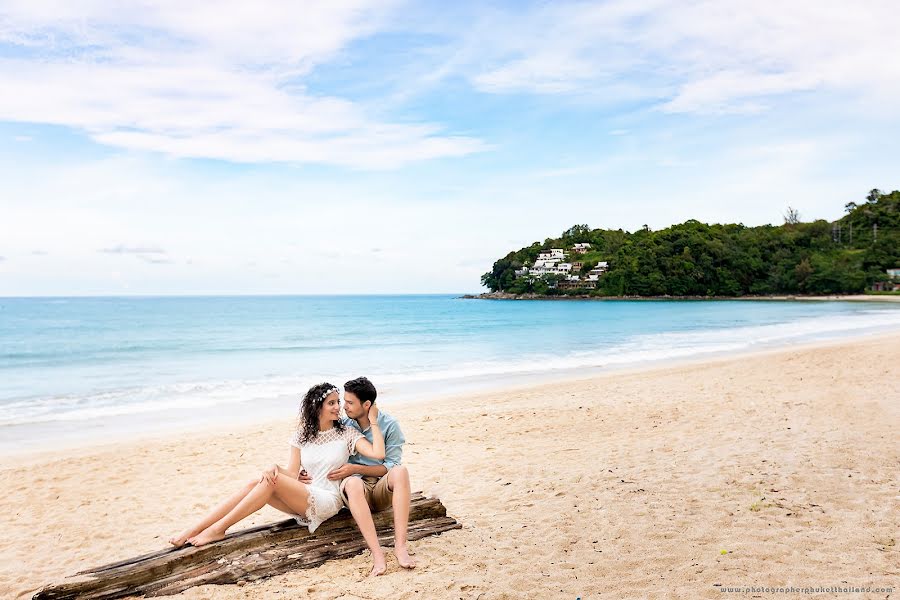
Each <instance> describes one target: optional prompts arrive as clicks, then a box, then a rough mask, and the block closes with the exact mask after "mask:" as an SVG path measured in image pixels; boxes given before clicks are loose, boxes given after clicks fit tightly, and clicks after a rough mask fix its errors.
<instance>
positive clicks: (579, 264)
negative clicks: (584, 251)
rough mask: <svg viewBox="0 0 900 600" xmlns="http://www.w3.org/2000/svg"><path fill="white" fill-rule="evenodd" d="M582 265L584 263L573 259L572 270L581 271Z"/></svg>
mask: <svg viewBox="0 0 900 600" xmlns="http://www.w3.org/2000/svg"><path fill="white" fill-rule="evenodd" d="M583 266H584V263H583V262H581V261H577V260H576V261H575V262H573V263H572V271H574V272H576V273H581V268H582V267H583Z"/></svg>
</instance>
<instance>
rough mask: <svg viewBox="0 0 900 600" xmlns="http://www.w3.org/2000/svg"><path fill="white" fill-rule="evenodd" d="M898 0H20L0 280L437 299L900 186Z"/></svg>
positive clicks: (828, 209)
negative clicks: (624, 248)
mask: <svg viewBox="0 0 900 600" xmlns="http://www.w3.org/2000/svg"><path fill="white" fill-rule="evenodd" d="M898 17H900V8H897V7H896V4H895V3H893V2H880V1H865V2H857V3H846V2H806V1H795V2H790V3H784V2H774V1H769V0H762V1H759V2H755V3H752V5H751V3H746V2H727V1H715V2H690V1H667V0H630V1H628V2H577V3H569V2H553V3H548V2H534V3H528V2H506V3H503V2H497V3H485V2H477V3H476V2H472V3H466V2H461V3H452V5H451V4H448V3H436V2H435V3H428V2H415V3H413V2H384V1H380V2H353V1H348V2H282V1H279V2H259V3H245V2H204V1H195V2H191V3H183V2H170V1H161V2H154V3H147V2H139V3H119V2H112V1H111V0H83V1H80V2H64V1H40V0H30V1H21V2H20V1H18V0H4V1H3V2H0V89H2V90H3V94H0V158H2V160H0V209H2V214H3V219H0V257H2V258H0V295H43V294H217V293H241V294H243V293H246V294H264V293H309V294H315V293H326V294H327V293H400V292H411V293H428V292H464V291H476V290H478V289H479V276H480V275H481V273H483V272H484V271H486V270H488V269H489V268H490V265H491V263H492V262H493V260H495V259H496V258H498V257H500V256H502V255H504V254H505V253H506V252H508V251H509V250H513V249H517V248H519V247H521V246H523V245H526V244H529V243H531V242H532V241H534V240H541V239H544V238H546V237H551V236H555V235H558V234H559V233H560V232H561V231H563V230H564V229H566V228H567V227H569V226H570V225H572V224H575V223H587V224H589V225H591V226H592V227H608V228H623V229H628V230H633V229H636V228H638V227H641V226H642V225H644V224H647V225H649V226H650V227H652V228H662V227H665V226H668V225H670V224H672V223H676V222H681V221H684V220H686V219H690V218H695V219H699V220H702V221H707V222H742V223H745V224H747V225H757V224H762V223H778V222H780V220H781V215H782V213H783V212H784V210H785V209H786V207H787V206H788V205H790V206H794V207H796V208H798V209H799V210H800V213H801V216H802V217H803V218H806V219H813V218H825V219H834V218H837V217H838V216H840V214H841V211H842V207H843V205H844V204H845V203H847V202H849V201H858V200H860V199H862V198H864V197H865V194H866V193H867V191H868V190H869V189H871V188H873V187H878V188H881V189H884V190H892V189H897V188H900V181H898V179H900V172H898V170H897V165H898V164H900V151H898V150H897V143H896V140H897V139H898V133H900V117H898V114H897V112H896V110H895V107H896V106H897V105H898V102H900V63H898V62H897V61H896V60H894V57H896V56H900V39H898V38H897V36H896V35H895V32H894V31H893V30H892V27H893V24H894V23H896V22H897V18H898Z"/></svg>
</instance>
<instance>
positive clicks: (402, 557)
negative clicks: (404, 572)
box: [394, 546, 416, 569]
mask: <svg viewBox="0 0 900 600" xmlns="http://www.w3.org/2000/svg"><path fill="white" fill-rule="evenodd" d="M394 556H396V557H397V562H398V563H400V566H401V567H403V568H404V569H415V568H416V561H414V560H413V559H412V557H410V555H409V552H407V551H406V546H394Z"/></svg>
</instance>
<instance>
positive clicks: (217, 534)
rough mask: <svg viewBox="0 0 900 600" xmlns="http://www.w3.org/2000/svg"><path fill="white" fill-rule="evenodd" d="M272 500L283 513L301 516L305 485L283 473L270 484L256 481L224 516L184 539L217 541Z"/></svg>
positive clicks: (306, 495)
mask: <svg viewBox="0 0 900 600" xmlns="http://www.w3.org/2000/svg"><path fill="white" fill-rule="evenodd" d="M273 499H274V500H275V503H273V506H275V508H278V509H279V510H284V508H287V509H288V511H285V512H289V513H290V514H301V515H302V514H305V513H306V508H307V503H308V499H309V490H307V488H306V484H304V483H300V482H299V481H297V480H296V479H291V478H289V477H285V476H284V475H281V476H279V477H278V478H277V479H276V480H275V483H274V484H273V483H269V482H268V481H266V480H263V481H261V482H259V483H257V484H256V485H255V486H254V487H253V489H252V490H250V493H248V494H247V495H246V496H244V498H243V499H241V500H240V502H238V504H237V505H236V506H235V507H234V508H232V509H231V510H230V511H228V513H227V514H226V515H225V516H223V517H222V518H220V519H219V520H218V521H216V522H215V523H212V524H211V525H209V526H207V527H206V529H204V530H203V531H202V532H200V533H199V534H198V535H195V536H193V537H191V538H188V541H189V542H190V543H191V544H192V545H194V546H203V545H204V544H209V543H210V542H215V541H218V540H221V539H222V538H224V537H225V532H226V531H227V530H228V528H229V527H231V526H232V525H234V524H235V523H237V522H238V521H240V520H242V519H245V518H247V517H248V516H250V515H252V514H253V513H255V512H256V511H258V510H259V509H261V508H262V507H263V506H265V505H266V504H269V503H270V502H269V501H270V500H273Z"/></svg>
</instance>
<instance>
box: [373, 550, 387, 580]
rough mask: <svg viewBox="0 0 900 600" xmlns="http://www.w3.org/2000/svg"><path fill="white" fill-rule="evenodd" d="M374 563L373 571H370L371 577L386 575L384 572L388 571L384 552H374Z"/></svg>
mask: <svg viewBox="0 0 900 600" xmlns="http://www.w3.org/2000/svg"><path fill="white" fill-rule="evenodd" d="M372 563H373V564H372V571H371V572H370V573H369V577H378V576H379V575H384V572H385V571H387V563H386V562H385V560H384V552H378V555H375V554H373V555H372Z"/></svg>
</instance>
